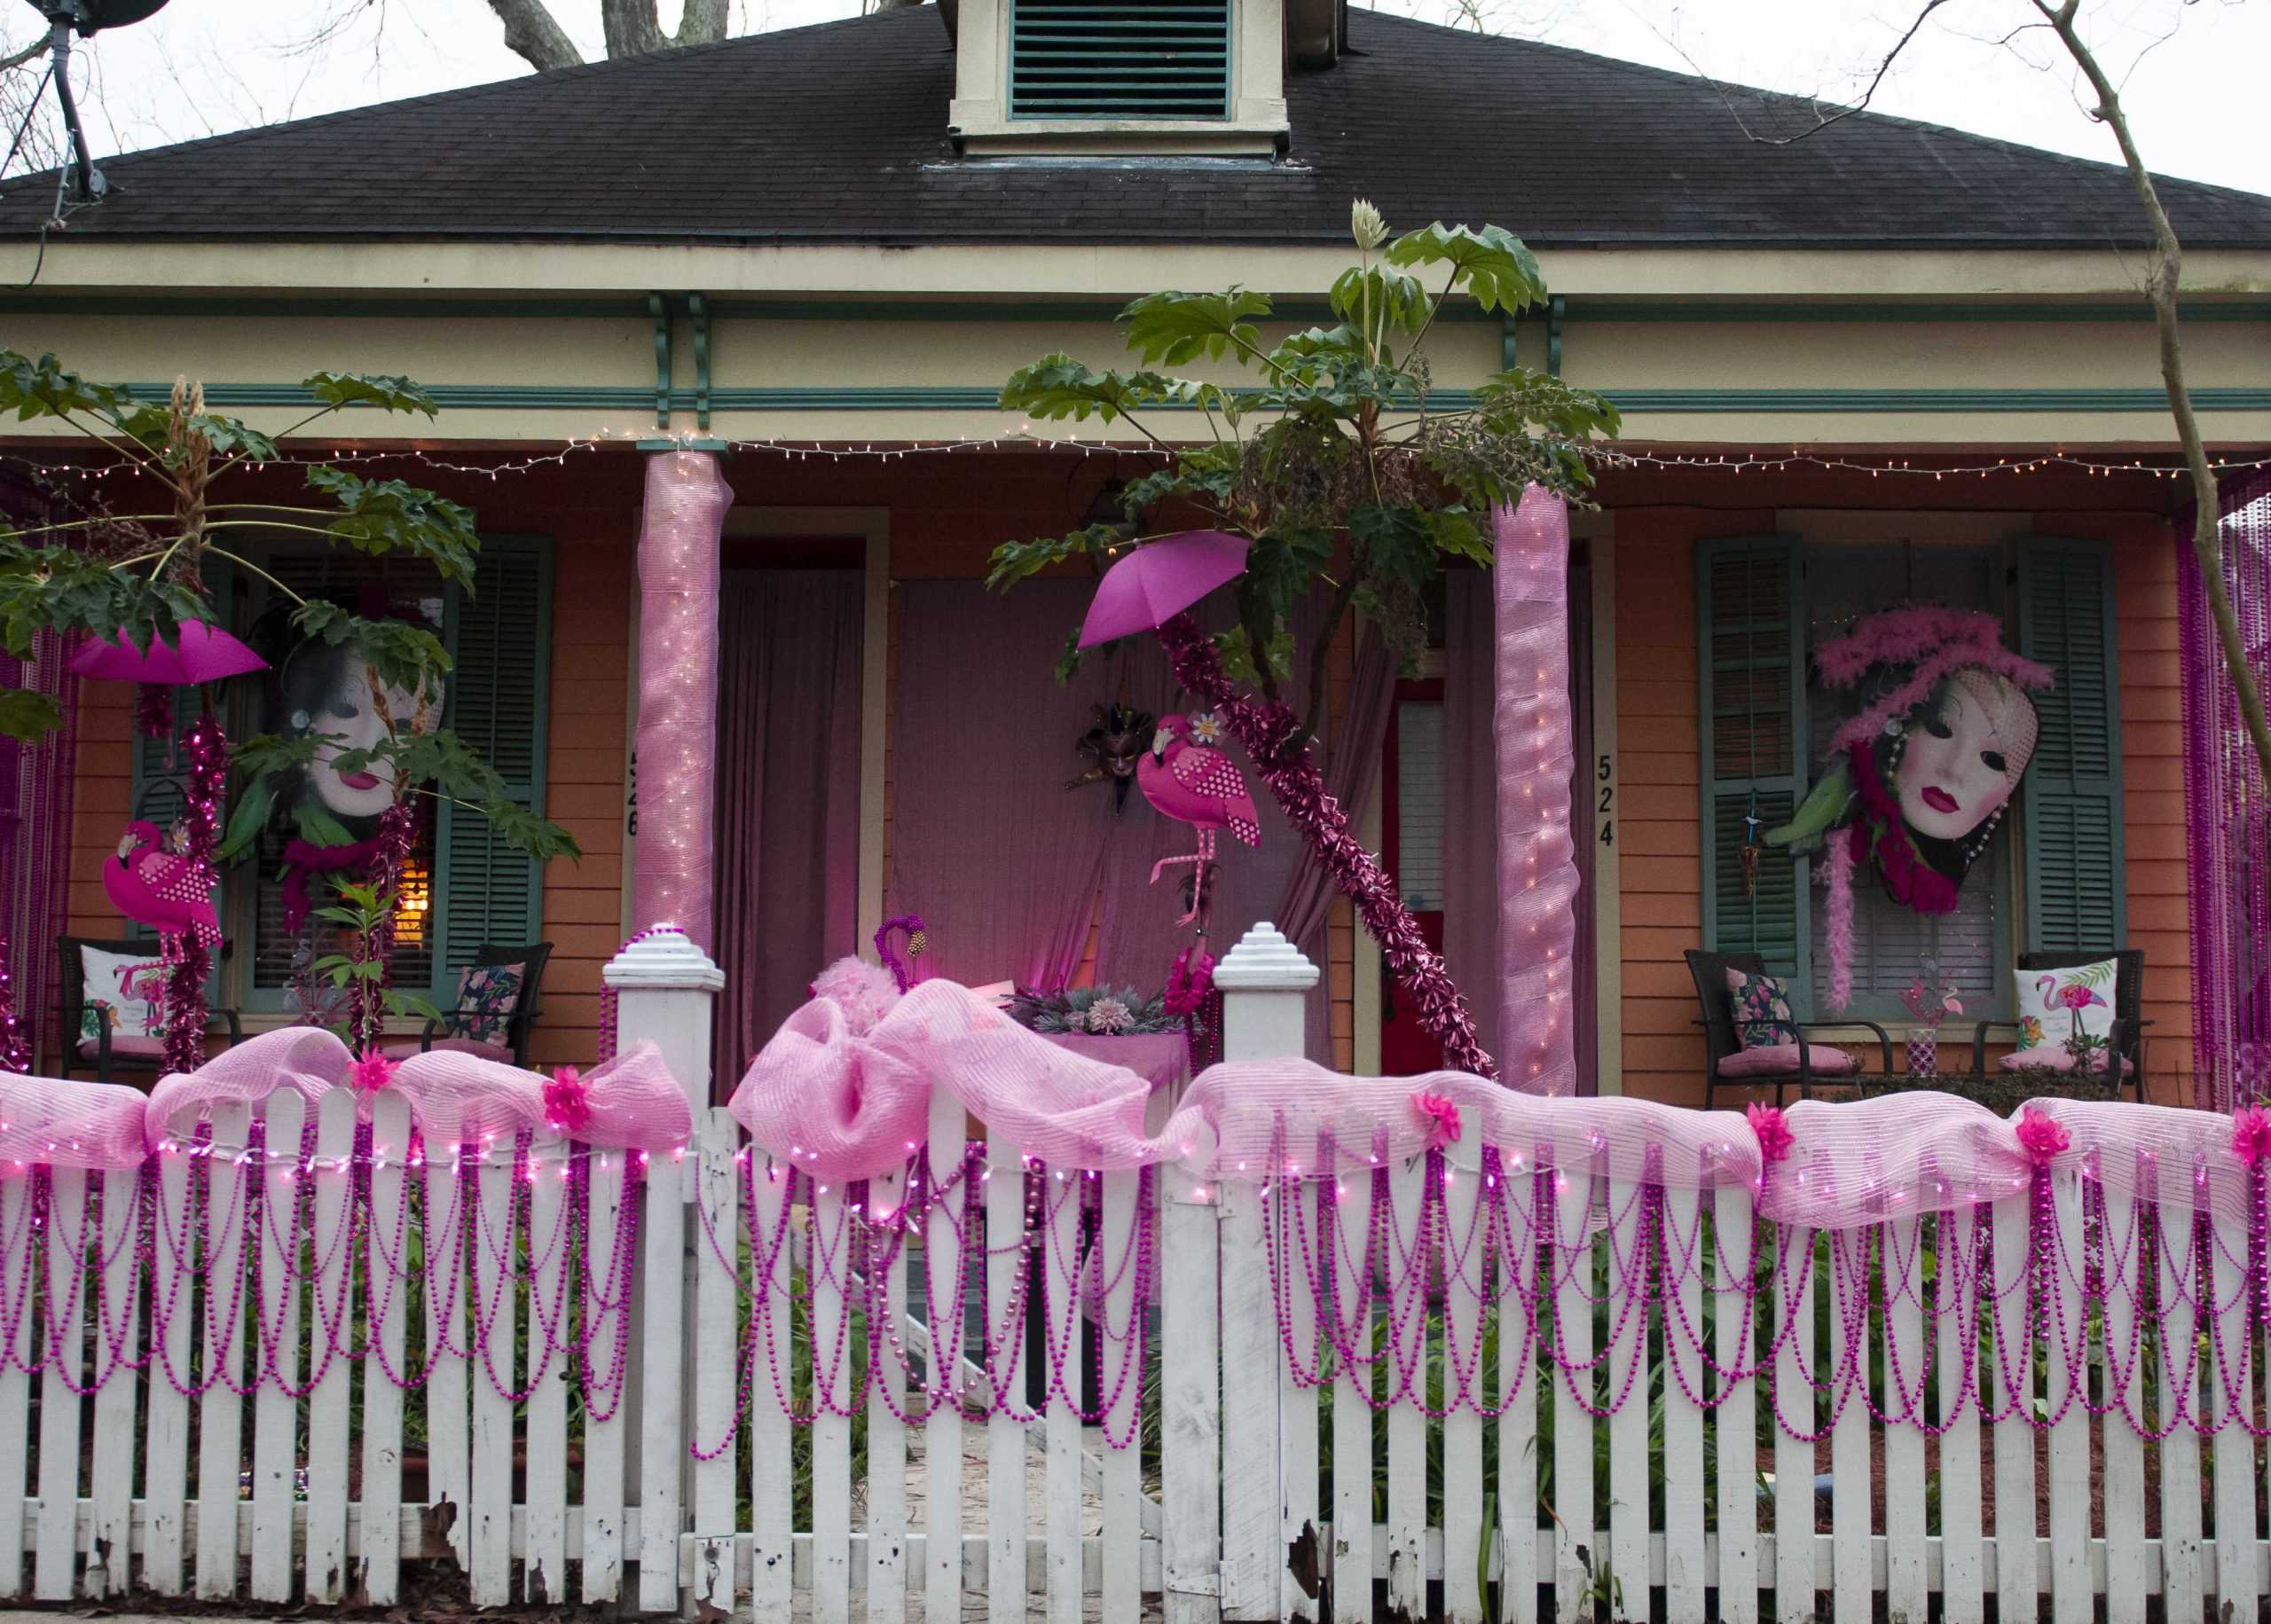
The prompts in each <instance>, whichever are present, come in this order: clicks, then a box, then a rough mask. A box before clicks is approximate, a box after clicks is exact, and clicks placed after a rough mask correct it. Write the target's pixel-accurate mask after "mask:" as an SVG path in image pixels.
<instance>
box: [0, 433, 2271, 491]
mask: <svg viewBox="0 0 2271 1624" xmlns="http://www.w3.org/2000/svg"><path fill="white" fill-rule="evenodd" d="M658 439H673V440H675V441H677V442H678V443H680V444H681V445H683V446H685V447H687V448H688V449H722V451H725V452H727V453H750V454H757V455H768V456H776V457H782V458H785V459H790V460H792V461H798V462H805V461H825V462H846V461H854V462H856V461H862V460H874V461H876V462H892V461H894V460H904V459H908V458H911V457H936V456H955V455H967V454H970V453H974V452H980V451H1003V450H1010V451H1065V452H1071V451H1078V452H1080V454H1082V455H1083V456H1096V455H1109V456H1113V457H1152V458H1159V459H1165V458H1167V457H1168V456H1170V455H1171V454H1172V453H1171V452H1169V451H1165V450H1162V449H1161V448H1159V447H1157V446H1150V445H1130V444H1127V443H1114V442H1112V441H1108V440H1103V439H1097V440H1082V439H1080V438H1078V437H1077V436H1068V437H1065V438H1062V439H1059V438H1057V437H1054V436H1051V435H1041V434H1036V433H1034V432H1033V431H1032V429H1031V428H1020V429H1018V431H1016V432H1015V433H1011V434H1002V435H986V436H983V437H976V438H969V439H958V440H916V441H911V442H907V443H890V442H886V443H876V442H873V441H865V442H860V443H852V442H848V441H844V442H829V441H824V440H809V441H794V440H772V439H730V438H728V439H719V438H713V437H711V436H708V435H661V434H658V433H651V434H635V433H626V432H616V431H609V432H604V433H601V434H598V435H578V436H576V437H573V438H571V439H570V440H568V441H567V442H566V443H564V444H562V445H561V446H559V447H558V448H556V449H554V450H552V451H541V452H535V453H531V454H530V455H527V456H523V457H515V458H510V459H506V460H504V461H501V462H496V463H475V462H465V461H460V460H458V459H455V458H453V457H451V456H447V455H440V454H436V453H435V452H432V451H420V450H416V449H402V450H376V451H362V450H356V449H353V448H350V447H347V446H339V447H335V448H334V449H332V450H331V451H326V452H321V453H318V454H313V455H308V456H286V457H278V458H275V459H271V460H270V461H267V462H258V463H250V464H248V465H247V466H248V467H249V468H250V469H251V470H252V471H254V472H261V471H263V470H265V469H267V468H270V467H360V466H364V465H367V464H373V463H410V464H414V465H416V466H417V467H422V468H427V469H430V470H433V471H435V472H437V473H444V474H457V475H468V476H472V477H485V478H488V479H491V480H494V479H496V478H498V477H499V476H500V475H511V474H527V473H531V472H533V471H535V470H537V469H538V468H544V467H562V466H564V465H565V464H566V463H567V462H568V460H569V459H570V458H571V457H573V456H576V455H577V454H578V453H579V452H585V451H599V450H601V449H603V448H607V447H610V446H627V445H631V444H633V443H640V442H645V443H652V442H654V441H656V440H658ZM1586 456H1587V457H1588V458H1589V459H1591V461H1593V462H1594V463H1595V464H1597V465H1598V466H1599V467H1607V468H1623V469H1679V470H1686V471H1692V472H1701V473H1720V474H1755V473H1772V472H1778V471H1782V470H1787V469H1809V470H1816V471H1824V472H1832V473H1847V474H1866V475H1869V476H1870V477H1871V478H1882V477H1888V476H1890V477H1894V478H1904V477H1905V478H1914V479H1931V480H1936V481H1945V480H1951V479H1992V478H1993V477H1995V476H1996V475H2027V474H2036V473H2040V472H2043V471H2045V470H2047V469H2068V470H2072V471H2076V472H2078V473H2081V474H2084V475H2090V476H2093V477H2102V476H2110V475H2122V474H2127V475H2149V476H2150V477H2153V478H2157V479H2170V480H2175V479H2181V478H2183V477H2184V475H2185V470H2184V468H2183V467H2181V466H2172V465H2171V464H2169V463H2168V462H2167V461H2165V460H2159V459H2150V458H2147V457H2144V456H2141V455H2136V454H2130V455H2127V456H2121V457H2106V456H2097V457H2092V456H2083V455H2078V454H2076V453H2073V452H2070V451H2046V452H2039V453H2037V454H2034V455H2031V456H2027V455H2005V456H2000V457H1998V458H1996V459H1995V460H1994V461H1992V462H1967V463H1948V464H1937V463H1934V462H1932V461H1931V460H1929V458H1928V459H1926V460H1924V461H1923V462H1922V463H1921V466H1920V464H1919V462H1918V459H1917V454H1916V453H1913V452H1912V453H1909V454H1906V455H1894V454H1891V453H1888V454H1887V455H1886V456H1885V457H1884V458H1882V459H1874V460H1871V459H1864V458H1861V457H1858V456H1855V455H1851V454H1843V455H1838V454H1826V453H1822V452H1818V451H1805V450H1803V448H1801V447H1798V446H1792V447H1791V448H1790V450H1789V451H1788V452H1787V453H1785V452H1781V451H1755V450H1754V451H1628V450H1625V449H1623V448H1622V447H1617V446H1609V445H1598V446H1594V447H1591V448H1590V449H1589V450H1588V451H1587V452H1586ZM0 461H4V462H6V463H8V464H10V465H12V466H13V467H17V468H19V469H20V470H21V471H23V472H25V473H28V474H31V475H36V476H40V477H43V478H47V479H51V480H56V481H80V482H96V483H99V482H103V481H106V480H108V479H111V478H112V477H114V476H117V475H124V476H126V477H127V478H129V479H132V478H134V477H136V476H138V475H141V474H142V469H141V468H140V467H139V466H138V465H137V464H134V463H130V462H116V463H111V464H107V465H105V466H103V467H90V466H87V465H85V464H83V463H75V462H46V461H43V460H40V459H35V458H32V457H28V456H26V455H24V454H23V453H21V452H18V451H0ZM2209 466H2210V467H2212V468H2213V469H2214V470H2215V471H2216V472H2218V473H2234V472H2250V471H2252V470H2254V469H2258V468H2265V467H2271V455H2267V456H2259V457H2219V458H2213V459H2211V460H2210V465H2209Z"/></svg>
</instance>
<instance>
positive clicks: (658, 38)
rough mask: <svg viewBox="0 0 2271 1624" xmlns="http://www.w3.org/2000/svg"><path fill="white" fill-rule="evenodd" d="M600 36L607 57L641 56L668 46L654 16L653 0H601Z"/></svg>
mask: <svg viewBox="0 0 2271 1624" xmlns="http://www.w3.org/2000/svg"><path fill="white" fill-rule="evenodd" d="M600 34H601V37H602V38H604V39H605V40H606V41H607V54H608V55H609V57H610V58H613V57H636V56H644V55H645V54H646V53H648V51H660V50H662V49H663V48H664V47H665V46H667V45H668V44H669V43H671V41H670V36H669V35H666V34H664V32H663V25H662V23H661V22H660V21H659V20H656V16H655V0H600Z"/></svg>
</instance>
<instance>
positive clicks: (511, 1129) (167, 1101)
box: [122, 1026, 694, 1161]
mask: <svg viewBox="0 0 2271 1624" xmlns="http://www.w3.org/2000/svg"><path fill="white" fill-rule="evenodd" d="M357 1064H358V1062H357V1061H356V1059H355V1057H354V1056H353V1055H350V1053H349V1052H348V1048H347V1046H346V1045H345V1044H344V1043H342V1042H341V1041H340V1040H338V1039H337V1038H335V1037H334V1036H333V1035H332V1034H331V1033H330V1032H326V1031H323V1030H322V1029H320V1028H318V1027H311V1026H288V1027H283V1028H280V1029H279V1030H278V1031H275V1032H263V1033H262V1034H261V1035H260V1036H258V1037H256V1038H251V1039H248V1040H246V1041H245V1042H243V1043H240V1044H239V1045H237V1047H234V1048H232V1049H231V1050H229V1051H228V1052H227V1053H226V1054H224V1055H216V1056H215V1057H214V1058H213V1059H212V1060H210V1061H208V1062H207V1063H205V1064H204V1065H202V1066H200V1067H199V1068H198V1069H197V1070H196V1071H189V1072H177V1073H176V1074H174V1075H172V1076H170V1077H167V1078H164V1079H161V1081H160V1082H159V1084H158V1086H157V1087H155V1088H154V1089H153V1090H152V1091H151V1094H150V1098H149V1102H148V1112H147V1121H146V1124H145V1128H144V1138H145V1140H146V1142H147V1143H148V1144H149V1145H151V1146H153V1147H154V1146H156V1145H158V1144H159V1143H161V1142H162V1141H164V1140H165V1139H167V1138H168V1137H185V1136H186V1135H187V1134H189V1132H190V1131H191V1130H192V1129H193V1126H195V1124H196V1122H197V1120H198V1118H200V1117H201V1116H203V1115H205V1114H206V1113H207V1112H208V1111H210V1110H212V1108H213V1107H215V1106H216V1105H222V1104H227V1103H232V1102H239V1103H245V1104H250V1103H253V1102H257V1101H260V1100H264V1099H266V1098H267V1097H268V1096H269V1095H270V1094H274V1093H275V1092H277V1091H278V1090H279V1089H283V1088H289V1089H293V1090H295V1091H297V1092H298V1093H300V1094H303V1095H304V1096H306V1098H307V1101H308V1103H309V1105H310V1108H312V1107H313V1106H314V1105H315V1103H316V1102H318V1100H320V1099H321V1098H322V1097H323V1095H324V1094H326V1093H328V1092H329V1091H330V1090H331V1088H332V1087H333V1086H334V1084H338V1085H342V1086H346V1085H348V1079H350V1076H351V1075H352V1074H353V1072H354V1071H355V1068H356V1066H357ZM386 1087H390V1088H393V1089H395V1090H397V1091H398V1092H399V1093H401V1094H404V1095H405V1097H407V1098H408V1100H409V1101H410V1116H411V1120H412V1121H413V1122H414V1123H415V1124H416V1125H417V1126H418V1128H419V1131H420V1133H421V1134H423V1135H424V1136H425V1139H426V1142H428V1144H435V1145H456V1144H473V1143H478V1142H482V1141H483V1140H487V1139H492V1138H493V1139H498V1140H505V1139H509V1138H512V1137H514V1136H515V1135H516V1134H519V1133H520V1132H521V1131H522V1130H523V1129H527V1130H529V1131H530V1132H537V1131H540V1130H542V1129H543V1128H545V1127H546V1126H547V1122H548V1118H549V1116H550V1115H553V1114H556V1113H553V1112H549V1111H548V1110H547V1102H546V1090H547V1089H550V1090H552V1092H553V1094H554V1103H556V1102H557V1100H558V1096H559V1089H558V1087H557V1085H556V1083H555V1082H554V1079H548V1078H546V1077H543V1076H541V1075H539V1074H538V1073H537V1072H534V1071H522V1070H521V1069H520V1068H519V1067H518V1066H508V1065H505V1064H503V1063H499V1062H498V1061H493V1060H483V1059H482V1058H480V1057H479V1056H478V1055H464V1054H457V1053H452V1052H450V1051H446V1050H438V1049H437V1050H436V1051H434V1052H432V1053H430V1054H425V1055H410V1056H409V1057H408V1058H406V1059H405V1060H402V1061H399V1062H397V1063H395V1064H394V1068H393V1071H392V1074H391V1076H390V1077H389V1079H388V1080H387V1083H386ZM122 1092H125V1093H131V1092H132V1091H131V1090H122ZM357 1092H358V1096H359V1099H358V1104H359V1105H360V1107H361V1109H362V1110H365V1111H368V1110H369V1109H370V1101H371V1098H372V1095H371V1094H370V1093H367V1092H365V1091H364V1090H361V1089H358V1090H357ZM136 1097H137V1098H138V1097H139V1096H136ZM579 1105H580V1110H579V1113H578V1114H579V1116H580V1118H581V1120H580V1121H579V1122H578V1123H577V1124H576V1125H575V1126H574V1128H573V1133H574V1137H575V1138H576V1139H577V1140H578V1141H580V1142H583V1143H585V1144H589V1145H599V1146H604V1147H606V1148H608V1149H627V1150H648V1151H652V1150H663V1149H676V1148H677V1147H679V1146H680V1145H683V1144H685V1143H686V1142H687V1139H688V1135H689V1134H691V1132H692V1131H693V1125H694V1116H693V1111H692V1110H691V1109H690V1108H689V1107H688V1104H687V1100H686V1091H685V1090H684V1089H683V1088H681V1087H679V1083H678V1079H675V1078H673V1077H672V1075H671V1072H670V1069H669V1068H668V1067H667V1066H665V1065H664V1063H663V1057H662V1054H661V1051H660V1050H658V1049H656V1047H655V1046H654V1045H653V1044H651V1043H641V1044H640V1045H638V1046H636V1047H633V1048H630V1049H626V1050H625V1051H624V1052H623V1053H622V1054H620V1055H617V1056H616V1057H615V1058H614V1059H613V1060H610V1061H609V1062H607V1063H605V1064H603V1065H601V1066H600V1067H599V1068H598V1069H597V1070H595V1071H593V1072H592V1073H591V1074H590V1075H589V1076H588V1077H585V1078H583V1079H581V1081H580V1100H579ZM133 1159H134V1160H136V1161H139V1160H140V1159H141V1157H140V1155H139V1154H137V1155H136V1156H135V1157H134V1158H133Z"/></svg>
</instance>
